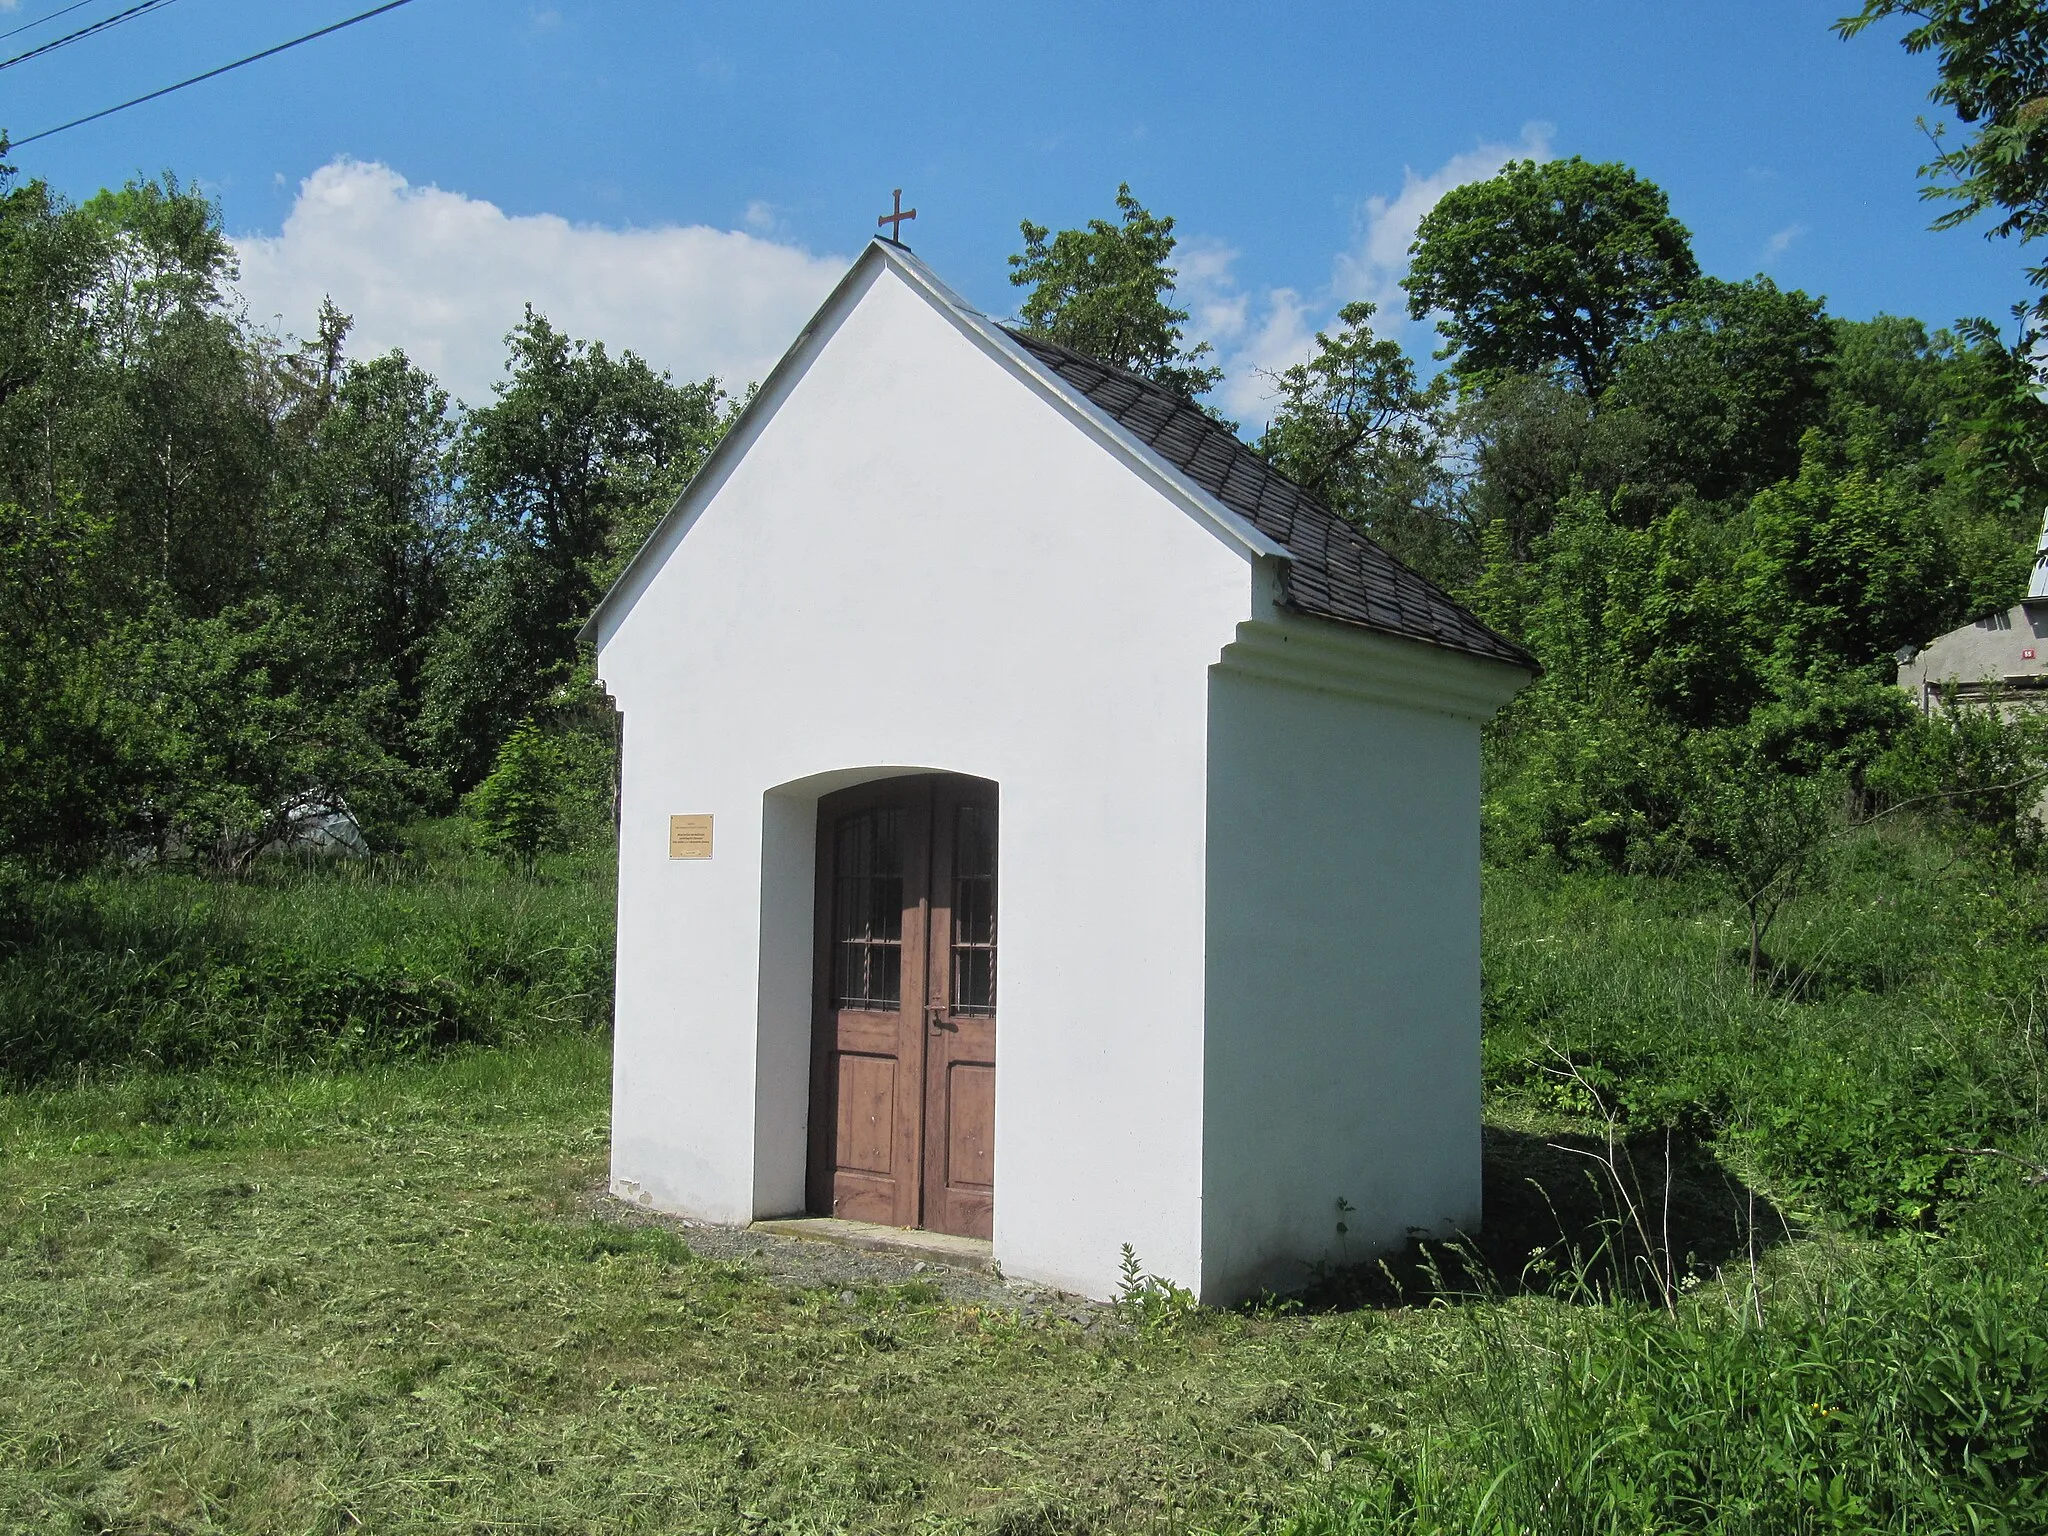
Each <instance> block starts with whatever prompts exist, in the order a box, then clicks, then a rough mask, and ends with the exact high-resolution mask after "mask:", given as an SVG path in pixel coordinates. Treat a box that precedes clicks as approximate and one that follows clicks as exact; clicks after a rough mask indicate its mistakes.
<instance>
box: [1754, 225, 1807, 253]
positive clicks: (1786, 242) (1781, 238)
mask: <svg viewBox="0 0 2048 1536" xmlns="http://www.w3.org/2000/svg"><path fill="white" fill-rule="evenodd" d="M1805 233H1806V226H1805V225H1804V224H1787V225H1786V226H1785V227H1784V228H1783V229H1781V230H1779V231H1778V232H1777V233H1776V234H1775V235H1772V236H1771V238H1770V239H1768V240H1766V241H1765V242H1764V260H1765V261H1766V262H1772V261H1776V260H1777V259H1778V258H1779V257H1780V256H1782V255H1784V254H1785V252H1787V251H1788V250H1790V249H1791V248H1792V242H1793V241H1794V240H1797V239H1798V238H1799V237H1800V236H1801V235H1803V234H1805Z"/></svg>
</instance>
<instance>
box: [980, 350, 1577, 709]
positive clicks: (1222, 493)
mask: <svg viewBox="0 0 2048 1536" xmlns="http://www.w3.org/2000/svg"><path fill="white" fill-rule="evenodd" d="M1004 329H1005V330H1006V331H1009V334H1010V336H1011V337H1012V338H1013V339H1014V340H1015V341H1016V342H1017V343H1018V344H1019V345H1021V346H1022V347H1024V348H1025V349H1026V350H1027V351H1029V352H1030V353H1031V354H1032V355H1033V356H1034V357H1036V358H1037V359H1038V360H1039V361H1040V362H1042V363H1044V364H1046V365H1047V366H1048V367H1050V368H1051V369H1052V370H1053V371H1054V372H1055V373H1057V374H1058V375H1059V376H1060V377H1061V378H1063V379H1065V380H1066V381H1067V382H1068V383H1069V384H1071V385H1073V386H1074V387H1075V388H1076V389H1078V390H1080V391H1081V393H1083V394H1084V395H1086V396H1087V397H1088V398H1089V399H1090V400H1092V401H1094V402H1095V404H1096V405H1098V406H1099V407H1101V408H1102V409H1103V410H1104V411H1106V412H1108V413H1109V415H1110V416H1112V417H1114V418H1115V419H1116V420H1117V421H1118V422H1119V423H1120V424H1121V425H1122V426H1123V427H1124V429H1125V430H1126V431H1128V432H1130V433H1131V434H1132V435H1133V436H1135V437H1137V438H1138V440H1139V441H1140V442H1143V443H1145V444H1146V445H1147V446H1148V447H1150V448H1151V449H1152V451H1153V452H1155V453H1157V454H1158V455H1159V456H1160V457H1161V458H1163V459H1165V460H1166V461H1167V462H1168V463H1169V464H1172V465H1173V466H1174V467H1175V468H1176V469H1178V470H1180V471H1181V473H1183V474H1185V475H1186V476H1187V477H1188V478H1189V479H1190V480H1192V481H1194V482H1195V484H1197V485H1199V486H1200V487H1201V488H1202V489H1203V490H1205V491H1207V492H1209V493H1210V494H1211V495H1212V496H1214V497H1215V498H1216V499H1217V500H1218V501H1220V502H1222V503H1223V505H1225V506H1226V507H1228V508H1230V510H1231V511H1233V512H1235V513H1237V514H1238V515H1239V516H1240V517H1242V518H1244V520H1245V521H1246V522H1248V523H1250V524H1251V525H1252V526H1253V527H1254V528H1256V529H1258V530H1259V532H1261V533H1263V534H1265V535H1266V536H1267V537H1268V538H1270V539H1272V540H1273V541H1274V542H1275V543H1277V544H1280V545H1283V546H1284V547H1285V548H1286V550H1287V552H1288V554H1289V556H1290V557H1291V558H1290V559H1289V561H1288V562H1287V571H1286V575H1285V577H1284V579H1283V585H1282V590H1283V592H1284V594H1285V597H1286V601H1287V604H1288V606H1289V607H1291V608H1295V609H1298V610H1299V611H1300V612H1302V613H1312V614H1315V615H1317V616H1318V617H1320V618H1325V619H1335V620H1337V621H1338V622H1339V623H1343V624H1360V625H1363V626H1365V627H1366V628H1367V629H1377V630H1381V631H1383V632H1384V633H1386V634H1390V635H1400V636H1401V637H1403V638H1404V639H1408V640H1421V641H1424V642H1426V643H1428V644H1430V645H1441V646H1444V647H1445V648H1447V649H1449V650H1453V651H1466V652H1469V653H1470V654H1472V655H1474V656H1485V657H1487V658H1489V659H1491V660H1494V661H1505V662H1508V663H1511V664H1512V665H1514V666H1518V667H1528V668H1529V669H1531V670H1532V671H1533V670H1536V659H1535V657H1533V656H1531V655H1530V654H1529V653H1528V652H1527V651H1525V650H1523V649H1522V647H1520V646H1519V645H1516V644H1515V643H1514V642H1513V641H1512V640H1508V639H1506V638H1504V637H1503V636H1500V635H1497V634H1495V633H1494V632H1493V631H1492V630H1490V629H1488V628H1487V627H1486V626H1485V625H1484V624H1482V623H1480V622H1479V620H1478V619H1476V618H1474V617H1473V616H1472V615H1471V614H1470V613H1467V612H1466V611H1465V610H1464V609H1463V608H1462V607H1460V606H1459V605H1458V604H1457V603H1455V602H1453V601H1452V600H1451V599H1450V598H1449V597H1448V596H1446V595H1445V593H1444V592H1443V591H1442V590H1441V589H1439V588H1438V587H1437V586H1436V585H1435V583H1433V582H1431V581H1429V580H1427V579H1425V578H1424V577H1422V576H1420V575H1417V574H1416V573H1415V572H1414V571H1411V570H1410V569H1408V567H1407V566H1405V565H1403V564H1402V563H1401V562H1400V561H1399V560H1396V559H1395V558H1394V557H1393V556H1392V555H1390V554H1388V553H1387V552H1386V551H1385V550H1384V549H1381V548H1380V547H1379V545H1377V544H1375V543H1373V541H1372V540H1371V539H1368V538H1367V537H1366V536H1365V535H1364V534H1362V533H1360V532H1359V531H1358V530H1357V529H1356V528H1353V527H1352V526H1351V525H1350V524H1349V523H1347V522H1345V521H1344V519H1342V518H1341V517H1338V516H1337V515H1336V514H1335V513H1333V512H1331V511H1329V510H1328V509H1327V508H1325V507H1323V506H1321V505H1319V504H1318V503H1317V502H1316V501H1315V500H1314V498H1312V497H1311V496H1310V495H1309V494H1308V492H1306V491H1304V490H1303V489H1302V488H1301V487H1300V486H1298V485H1296V484H1295V483H1294V482H1293V481H1292V480H1289V479H1288V478H1287V477H1286V476H1285V475H1283V474H1281V473H1280V471H1278V470H1277V469H1275V468H1273V466H1272V465H1270V464H1268V463H1267V462H1266V461H1265V460H1264V459H1262V458H1260V457H1259V456H1258V455H1257V454H1256V453H1254V452H1252V450H1251V449H1249V448H1247V447H1246V446H1245V445H1244V444H1243V443H1242V442H1240V441H1239V440H1238V439H1237V436H1236V434H1234V433H1232V432H1231V431H1229V430H1228V429H1227V428H1225V427H1223V426H1221V425H1219V424H1218V423H1217V422H1215V421H1213V420H1211V419H1210V418H1209V417H1208V416H1206V415H1204V414H1203V413H1202V412H1201V411H1200V410H1199V409H1197V408H1196V407H1195V406H1194V405H1192V404H1190V403H1189V402H1188V401H1186V400H1183V399H1182V398H1181V397H1180V396H1179V395H1176V394H1174V393H1173V392H1172V391H1171V390H1168V389H1165V388H1163V387H1161V386H1160V385H1157V384H1154V383H1152V382H1151V381H1150V380H1149V379H1141V378H1139V377H1138V376H1137V375H1135V374H1130V373H1125V372H1124V371H1123V370H1122V369H1120V368H1111V367H1109V366H1108V365H1107V364H1104V363H1098V362H1096V361H1095V360H1094V359H1093V358H1090V357H1084V356H1082V355H1081V354H1080V353H1079V352H1076V351H1073V350H1072V349H1071V348H1068V347H1063V346H1061V345H1059V344H1058V343H1057V342H1051V341H1046V340H1044V339H1042V338H1041V337H1037V336H1027V335H1025V334H1024V333H1023V332H1021V331H1014V330H1009V327H1007V326H1005V327H1004Z"/></svg>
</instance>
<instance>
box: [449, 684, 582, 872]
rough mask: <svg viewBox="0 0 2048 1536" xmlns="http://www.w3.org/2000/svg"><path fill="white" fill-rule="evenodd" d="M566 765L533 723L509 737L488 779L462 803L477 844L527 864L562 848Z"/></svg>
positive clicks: (557, 746) (556, 745) (559, 751)
mask: <svg viewBox="0 0 2048 1536" xmlns="http://www.w3.org/2000/svg"><path fill="white" fill-rule="evenodd" d="M567 777H568V775H567V761H566V758H565V756H564V754H563V751H562V748H561V745H560V743H559V742H557V741H556V740H555V739H554V738H553V737H552V736H550V735H548V734H547V733H546V732H544V731H542V730H541V729H540V727H538V726H536V725H535V724H534V723H533V722H532V721H531V720H529V721H527V722H526V723H525V724H523V725H521V726H519V727H518V728H517V729H516V730H514V731H513V732H512V734H511V735H510V736H508V737H506V738H505V744H504V745H503V746H502V747H500V748H499V749H498V757H497V761H496V762H495V763H494V764H493V765H492V768H491V772H490V775H489V776H488V777H487V778H485V780H484V781H483V782H482V783H481V784H479V785H477V787H476V788H475V789H473V790H471V791H470V792H469V794H468V796H467V797H466V798H465V799H464V800H463V809H464V810H466V811H467V812H468V813H469V818H470V821H471V822H472V823H473V824H474V825H475V827H476V839H477V842H478V843H479V844H480V845H481V846H482V847H484V848H487V849H489V850H490V851H491V852H493V853H501V854H504V855H506V856H508V857H512V858H518V859H522V860H524V861H525V862H527V863H528V864H531V863H532V862H533V860H535V859H536V858H538V857H540V855H541V854H543V853H548V852H551V851H553V850H554V849H556V848H559V847H561V846H563V843H564V841H565V839H564V836H563V815H562V797H563V794H564V792H565V790H566V789H567V787H568V786H567Z"/></svg>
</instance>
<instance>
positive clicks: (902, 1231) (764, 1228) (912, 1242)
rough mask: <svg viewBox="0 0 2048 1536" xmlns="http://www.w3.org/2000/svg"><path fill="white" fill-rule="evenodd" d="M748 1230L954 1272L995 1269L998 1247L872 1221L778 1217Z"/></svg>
mask: <svg viewBox="0 0 2048 1536" xmlns="http://www.w3.org/2000/svg"><path fill="white" fill-rule="evenodd" d="M748 1230H750V1231H754V1232H772V1233H774V1234H775V1235H776V1236H777V1237H801V1238H808V1239H809V1240H811V1241H812V1242H819V1243H837V1244H838V1245H839V1246H840V1247H842V1248H865V1249H867V1250H868V1251H869V1252H871V1253H898V1254H904V1255H909V1256H915V1257H917V1258H920V1259H929V1260H931V1261H932V1262H933V1263H935V1264H945V1265H947V1266H949V1267H951V1268H953V1269H983V1270H992V1269H994V1268H995V1245H994V1244H993V1243H991V1242H990V1241H989V1240H988V1239H987V1238H985V1237H955V1236H953V1234H952V1233H950V1232H926V1231H924V1230H923V1229H922V1228H919V1227H885V1226H883V1225H881V1223H879V1222H873V1221H842V1220H841V1219H840V1218H839V1217H837V1216H785V1217H777V1218H773V1219H771V1220H768V1221H757V1222H754V1223H753V1224H752V1225H751V1226H750V1227H749V1229H748Z"/></svg>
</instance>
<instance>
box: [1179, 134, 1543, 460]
mask: <svg viewBox="0 0 2048 1536" xmlns="http://www.w3.org/2000/svg"><path fill="white" fill-rule="evenodd" d="M1551 133H1552V129H1551V127H1550V125H1549V124H1548V123H1530V124H1529V125H1528V126H1527V127H1525V128H1523V130H1522V137H1521V141H1520V142H1519V143H1515V144H1497V143H1490V144H1481V145H1479V146H1477V147H1476V148H1473V149H1470V150H1467V151H1466V152H1465V153H1463V154H1459V155H1453V156H1452V157H1451V158H1450V159H1449V160H1447V161H1445V162H1444V163H1443V164H1442V165H1441V166H1439V167H1438V168H1437V169H1436V170H1434V171H1431V172H1429V173H1428V174H1426V175H1418V174H1417V173H1416V172H1415V171H1414V170H1413V169H1412V168H1411V169H1407V170H1405V171H1403V173H1402V178H1401V190H1400V191H1399V192H1398V193H1395V194H1394V195H1392V196H1385V195H1375V196H1372V197H1368V198H1367V199H1366V200H1365V201H1364V202H1363V203H1361V204H1360V205H1359V207H1358V211H1357V215H1356V218H1355V221H1354V229H1353V235H1352V241H1351V244H1350V247H1349V248H1348V249H1346V250H1342V251H1339V252H1338V253H1337V255H1336V256H1335V257H1334V258H1333V259H1332V261H1331V263H1330V275H1329V278H1328V280H1327V282H1325V283H1322V284H1319V285H1317V287H1316V288H1315V289H1314V290H1313V291H1311V292H1308V293H1303V292H1301V291H1300V290H1298V289H1295V288H1267V289H1264V290H1262V291H1260V292H1258V293H1253V292H1251V291H1249V290H1247V289H1245V288H1243V287H1242V286H1241V285H1239V283H1238V282H1237V279H1236V277H1235V276H1234V274H1233V272H1232V270H1231V267H1232V264H1233V263H1234V262H1235V260H1236V259H1237V252H1236V251H1234V250H1231V249H1230V248H1229V247H1227V246H1223V245H1220V244H1213V243H1210V244H1204V243H1201V242H1197V241H1191V242H1189V243H1188V244H1186V245H1184V246H1182V248H1181V249H1180V251H1177V252H1176V253H1175V255H1176V257H1177V258H1178V260H1177V265H1178V267H1179V269H1180V278H1179V296H1180V301H1181V303H1182V304H1183V305H1184V306H1185V307H1186V308H1187V310H1188V311H1189V316H1190V318H1189V322H1188V329H1189V331H1190V333H1191V334H1192V335H1194V336H1195V337H1197V338H1199V339H1201V340H1204V341H1207V342H1208V343H1209V344H1210V345H1211V346H1212V347H1214V348H1215V349H1216V359H1217V361H1218V362H1219V363H1220V364H1221V365H1222V367H1223V369H1224V379H1223V382H1222V383H1221V384H1220V385H1218V386H1217V389H1216V399H1217V403H1218V404H1219V405H1220V406H1221V408H1222V410H1223V412H1224V414H1225V415H1228V416H1234V417H1236V418H1237V419H1238V420H1239V421H1240V422H1241V423H1243V424H1244V425H1246V426H1248V427H1252V428H1256V427H1258V426H1259V425H1260V424H1261V423H1263V422H1264V421H1265V419H1266V418H1267V416H1268V415H1269V414H1270V413H1271V411H1272V408H1273V386H1272V381H1271V378H1270V377H1269V375H1271V374H1273V373H1277V372H1279V371H1280V370H1281V369H1283V368H1286V367H1288V366H1290V365H1291V364H1294V363H1298V362H1301V361H1303V360H1304V359H1306V358H1307V357H1309V356H1310V354H1311V353H1313V352H1314V350H1315V333H1316V331H1317V330H1318V329H1327V328H1328V327H1329V326H1330V325H1331V324H1332V323H1333V322H1334V320H1335V318H1336V313H1337V311H1338V310H1339V309H1341V308H1342V307H1343V306H1344V305H1346V304H1349V303H1352V302H1354V301H1356V300H1360V299H1364V300H1366V301H1368V302H1370V303H1373V304H1376V305H1378V306H1379V313H1378V314H1377V315H1375V316H1374V317H1373V328H1374V330H1376V331H1377V332H1378V333H1379V334H1380V335H1382V336H1394V337H1397V338H1399V339H1400V340H1402V341H1403V342H1405V343H1406V344H1407V345H1408V347H1409V349H1410V350H1411V352H1414V353H1416V354H1418V361H1421V360H1422V359H1423V357H1424V356H1426V354H1427V351H1428V346H1429V329H1428V323H1427V322H1426V321H1417V320H1410V319H1409V318H1408V296H1407V294H1405V293H1404V292H1402V290H1401V279H1402V278H1403V277H1404V276H1406V275H1407V271H1408V247H1409V246H1410V245H1412V244H1414V242H1415V230H1416V227H1417V226H1418V225H1419V224H1421V222H1422V219H1423V216H1424V215H1425V214H1427V213H1428V212H1429V210H1430V209H1432V208H1434V207H1435V206H1436V205H1437V200H1438V199H1439V198H1441V197H1442V196H1443V195H1444V194H1445V193H1446V192H1448V191H1450V190H1451V188H1453V187H1457V186H1463V185H1464V184H1465V183H1466V182H1469V181H1481V180H1484V179H1485V178H1486V177H1488V176H1491V175H1493V174H1494V173H1495V172H1496V171H1498V170H1499V169H1500V168H1501V167H1502V166H1504V165H1506V164H1507V163H1508V162H1509V161H1510V160H1547V159H1549V158H1550V136H1551Z"/></svg>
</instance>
